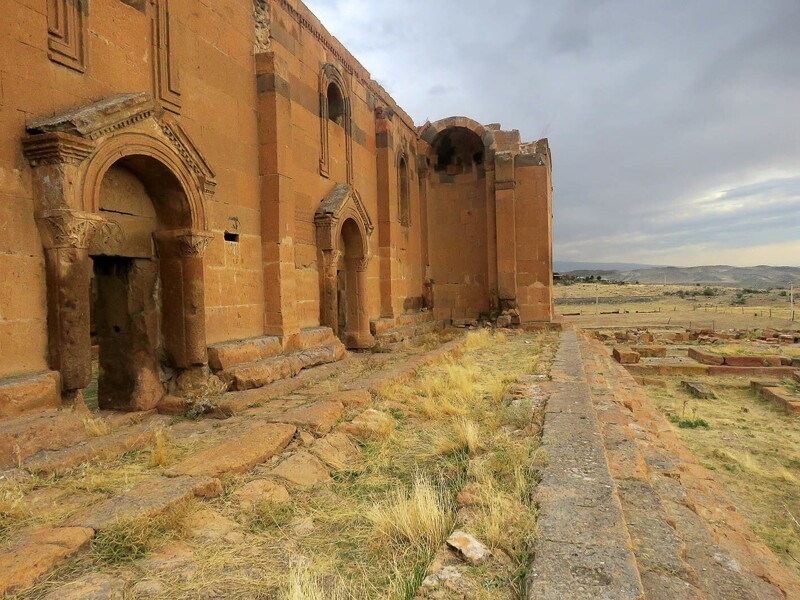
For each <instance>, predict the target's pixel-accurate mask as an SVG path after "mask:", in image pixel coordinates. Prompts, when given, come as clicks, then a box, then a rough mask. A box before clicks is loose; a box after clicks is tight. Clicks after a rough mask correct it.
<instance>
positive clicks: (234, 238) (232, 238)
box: [225, 231, 239, 244]
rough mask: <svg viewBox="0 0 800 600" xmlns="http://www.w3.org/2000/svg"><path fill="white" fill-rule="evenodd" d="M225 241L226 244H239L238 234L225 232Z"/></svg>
mask: <svg viewBox="0 0 800 600" xmlns="http://www.w3.org/2000/svg"><path fill="white" fill-rule="evenodd" d="M225 241H226V242H233V243H234V244H238V243H239V234H238V233H231V232H230V231H226V232H225Z"/></svg>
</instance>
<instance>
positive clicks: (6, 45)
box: [0, 0, 552, 417]
mask: <svg viewBox="0 0 800 600" xmlns="http://www.w3.org/2000/svg"><path fill="white" fill-rule="evenodd" d="M5 8H6V10H5V12H6V16H9V15H10V16H9V18H6V19H3V24H2V25H0V47H2V56H3V58H2V62H0V84H1V85H0V132H2V137H1V139H2V143H1V144H0V228H1V229H2V232H3V235H2V237H0V274H1V275H2V277H1V278H0V282H1V283H0V290H1V291H0V416H2V417H9V416H14V415H18V414H21V413H23V412H26V411H29V410H30V409H35V408H43V407H57V406H59V405H61V404H62V403H73V402H75V401H79V399H80V397H81V394H82V390H84V389H86V388H87V387H89V386H90V385H92V377H93V375H92V372H93V370H92V362H93V357H98V356H99V369H98V370H99V373H100V375H99V382H98V385H99V404H100V407H101V408H111V409H118V410H122V411H133V410H148V409H152V408H155V407H157V406H159V403H160V402H162V399H163V398H164V397H165V396H167V395H169V394H171V395H173V396H180V395H181V394H182V393H183V392H184V391H185V390H187V389H191V388H192V387H193V386H196V385H197V384H198V382H202V381H203V380H204V379H205V378H206V377H207V376H208V373H209V372H216V373H217V374H218V375H220V377H221V378H222V380H223V381H225V382H226V383H227V384H228V386H229V387H230V388H232V389H247V388H252V387H258V386H260V385H264V384H266V383H270V382H272V381H275V380H277V379H281V378H284V377H289V376H292V375H295V374H297V373H298V372H299V371H300V370H301V369H303V368H305V367H310V366H314V365H317V364H322V363H326V362H332V361H336V360H338V359H340V358H342V357H343V356H344V354H345V348H349V349H366V348H371V347H373V346H374V345H375V344H382V343H389V342H396V341H400V340H403V339H405V338H407V337H411V336H414V335H418V334H420V333H424V332H428V331H433V330H435V329H437V328H440V327H441V326H442V324H443V323H447V322H452V323H455V324H464V323H468V322H471V321H473V320H477V319H484V320H491V321H497V320H498V319H499V322H500V324H502V325H509V324H525V323H531V322H548V321H550V320H551V318H552V294H551V280H552V275H551V272H552V257H551V238H552V235H551V162H550V152H549V149H548V144H547V140H540V141H538V142H534V143H523V142H522V141H521V139H520V135H519V132H518V131H516V130H512V131H506V130H503V129H501V127H500V125H497V124H492V125H481V124H480V123H477V122H476V121H473V120H471V119H469V118H466V117H452V118H447V119H443V120H441V121H437V122H435V123H425V124H424V125H422V126H417V125H415V124H414V122H413V120H412V119H411V117H409V116H408V115H407V114H406V113H405V112H404V111H403V110H402V108H400V107H399V106H397V105H396V103H395V102H394V100H392V98H391V97H390V96H389V95H388V94H387V93H386V91H385V90H384V89H382V88H381V87H380V85H378V84H377V83H376V82H375V81H373V80H372V79H371V78H370V75H369V73H368V72H367V71H366V70H365V69H364V68H363V67H362V66H361V65H360V64H359V63H358V62H357V61H356V60H355V59H354V58H353V57H352V56H351V55H350V53H349V52H348V51H347V50H346V49H345V48H343V47H342V45H341V44H340V43H339V42H338V41H337V40H336V39H335V38H333V37H332V36H331V35H330V34H329V33H328V32H327V31H326V30H325V28H324V27H323V26H322V25H321V24H320V22H319V21H318V20H317V19H316V18H315V17H314V15H313V14H311V13H310V12H309V10H308V9H307V8H306V7H305V6H304V5H303V4H302V3H301V2H299V1H297V0H268V1H264V0H259V1H258V2H256V4H255V7H254V6H253V4H252V3H251V2H249V1H247V0H219V1H217V2H213V3H200V2H189V1H188V0H103V1H88V0H52V1H49V2H45V1H44V0H42V1H34V2H31V1H23V0H10V3H9V5H8V6H6V7H5Z"/></svg>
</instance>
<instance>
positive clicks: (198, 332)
mask: <svg viewBox="0 0 800 600" xmlns="http://www.w3.org/2000/svg"><path fill="white" fill-rule="evenodd" d="M212 238H213V236H212V235H211V234H209V233H207V232H205V231H195V230H188V229H185V230H176V231H162V232H159V233H157V234H156V239H157V242H158V249H159V258H160V263H161V286H162V292H161V305H162V309H161V313H162V332H163V336H164V348H165V349H166V351H167V355H168V356H169V358H170V361H171V362H172V365H173V366H175V367H178V368H180V369H189V368H191V367H197V366H203V365H206V364H208V348H207V345H206V311H205V289H204V279H203V254H204V253H205V250H206V248H207V247H208V244H209V242H210V241H211V240H212Z"/></svg>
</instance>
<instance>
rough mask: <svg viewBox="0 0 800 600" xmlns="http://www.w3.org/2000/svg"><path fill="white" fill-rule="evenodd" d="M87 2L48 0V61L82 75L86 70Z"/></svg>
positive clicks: (80, 0) (79, 0)
mask: <svg viewBox="0 0 800 600" xmlns="http://www.w3.org/2000/svg"><path fill="white" fill-rule="evenodd" d="M86 12H87V0H48V2H47V48H48V55H49V57H50V60H52V61H53V62H56V63H58V64H61V65H64V66H65V67H69V68H70V69H74V70H76V71H79V72H81V73H83V72H84V71H85V70H86V53H85V47H84V43H85V39H86V29H85V27H86Z"/></svg>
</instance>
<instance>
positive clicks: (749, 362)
mask: <svg viewBox="0 0 800 600" xmlns="http://www.w3.org/2000/svg"><path fill="white" fill-rule="evenodd" d="M725 365H726V366H729V367H780V366H781V357H780V356H726V357H725Z"/></svg>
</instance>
